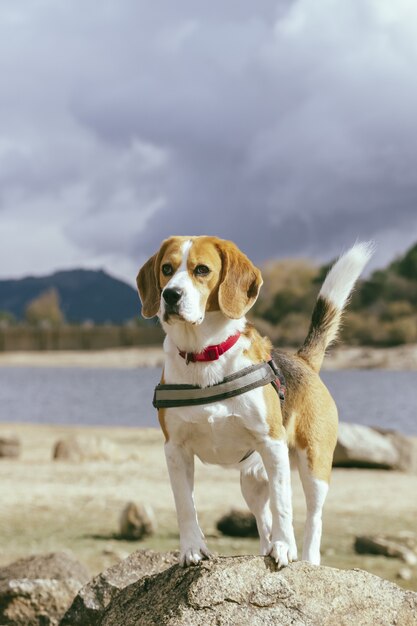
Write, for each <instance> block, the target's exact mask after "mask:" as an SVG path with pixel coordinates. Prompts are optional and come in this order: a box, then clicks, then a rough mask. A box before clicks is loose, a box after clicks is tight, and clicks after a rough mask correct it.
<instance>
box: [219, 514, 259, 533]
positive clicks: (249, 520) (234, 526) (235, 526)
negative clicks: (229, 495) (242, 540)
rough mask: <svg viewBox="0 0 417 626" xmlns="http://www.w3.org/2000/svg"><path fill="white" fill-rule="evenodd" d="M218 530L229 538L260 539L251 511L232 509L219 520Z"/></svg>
mask: <svg viewBox="0 0 417 626" xmlns="http://www.w3.org/2000/svg"><path fill="white" fill-rule="evenodd" d="M216 528H217V530H220V532H221V533H222V534H223V535H228V536H229V537H259V534H258V529H257V527H256V520H255V516H254V515H252V513H251V512H250V511H240V510H237V509H232V510H231V511H230V513H227V515H223V517H221V518H220V519H219V521H218V522H217V524H216Z"/></svg>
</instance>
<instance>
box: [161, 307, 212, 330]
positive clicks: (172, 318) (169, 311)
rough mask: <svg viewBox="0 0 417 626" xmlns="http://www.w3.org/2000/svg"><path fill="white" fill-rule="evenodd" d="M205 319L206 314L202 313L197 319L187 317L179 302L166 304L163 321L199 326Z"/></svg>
mask: <svg viewBox="0 0 417 626" xmlns="http://www.w3.org/2000/svg"><path fill="white" fill-rule="evenodd" d="M203 320H204V315H202V316H201V317H200V318H199V319H197V320H191V319H187V317H186V316H185V315H184V314H183V313H181V312H180V307H179V306H178V305H177V304H173V305H169V306H167V305H166V306H165V311H164V316H163V321H164V322H165V323H166V324H175V323H177V324H178V323H180V324H191V325H192V326H198V325H199V324H201V323H202V322H203Z"/></svg>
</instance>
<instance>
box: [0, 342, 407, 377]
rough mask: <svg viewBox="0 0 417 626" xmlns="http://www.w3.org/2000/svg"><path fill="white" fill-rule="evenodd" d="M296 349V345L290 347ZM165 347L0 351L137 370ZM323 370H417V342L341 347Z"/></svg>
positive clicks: (43, 362)
mask: <svg viewBox="0 0 417 626" xmlns="http://www.w3.org/2000/svg"><path fill="white" fill-rule="evenodd" d="M287 350H288V352H294V351H295V350H296V348H294V349H291V348H288V349H287ZM163 363H164V352H163V349H162V346H150V347H134V348H112V349H108V350H85V351H82V350H74V351H72V350H68V351H64V350H62V351H45V352H25V351H22V352H0V367H86V368H109V369H135V368H138V367H161V366H162V365H163ZM322 369H323V370H343V369H388V370H408V371H410V370H411V371H417V344H407V345H402V346H395V347H392V348H373V347H369V346H340V347H335V348H332V349H331V350H330V351H329V354H328V355H327V356H326V358H325V360H324V364H323V368H322Z"/></svg>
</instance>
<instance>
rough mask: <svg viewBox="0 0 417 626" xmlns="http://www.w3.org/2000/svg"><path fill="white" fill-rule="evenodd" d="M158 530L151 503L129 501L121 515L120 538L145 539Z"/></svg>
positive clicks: (130, 539)
mask: <svg viewBox="0 0 417 626" xmlns="http://www.w3.org/2000/svg"><path fill="white" fill-rule="evenodd" d="M155 532H156V519H155V514H154V512H153V509H152V507H151V506H150V505H144V504H135V503H134V502H128V503H127V504H126V506H125V507H124V509H123V511H122V513H121V515H120V538H121V539H127V540H128V541H135V540H137V539H143V537H148V536H150V535H153V534H154V533H155Z"/></svg>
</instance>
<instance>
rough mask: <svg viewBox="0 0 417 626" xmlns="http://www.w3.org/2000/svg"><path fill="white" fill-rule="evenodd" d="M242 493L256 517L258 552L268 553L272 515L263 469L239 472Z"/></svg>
mask: <svg viewBox="0 0 417 626" xmlns="http://www.w3.org/2000/svg"><path fill="white" fill-rule="evenodd" d="M240 486H241V489H242V495H243V497H244V499H245V501H246V504H247V505H248V507H249V509H250V511H252V513H253V514H254V516H255V518H256V526H257V527H258V533H259V539H260V554H263V555H266V554H268V551H269V547H270V544H271V527H272V515H271V509H270V507H269V485H268V480H267V477H266V474H265V471H264V470H261V471H258V472H256V473H253V472H251V471H249V472H248V471H245V470H244V469H243V470H242V471H241V472H240Z"/></svg>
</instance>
